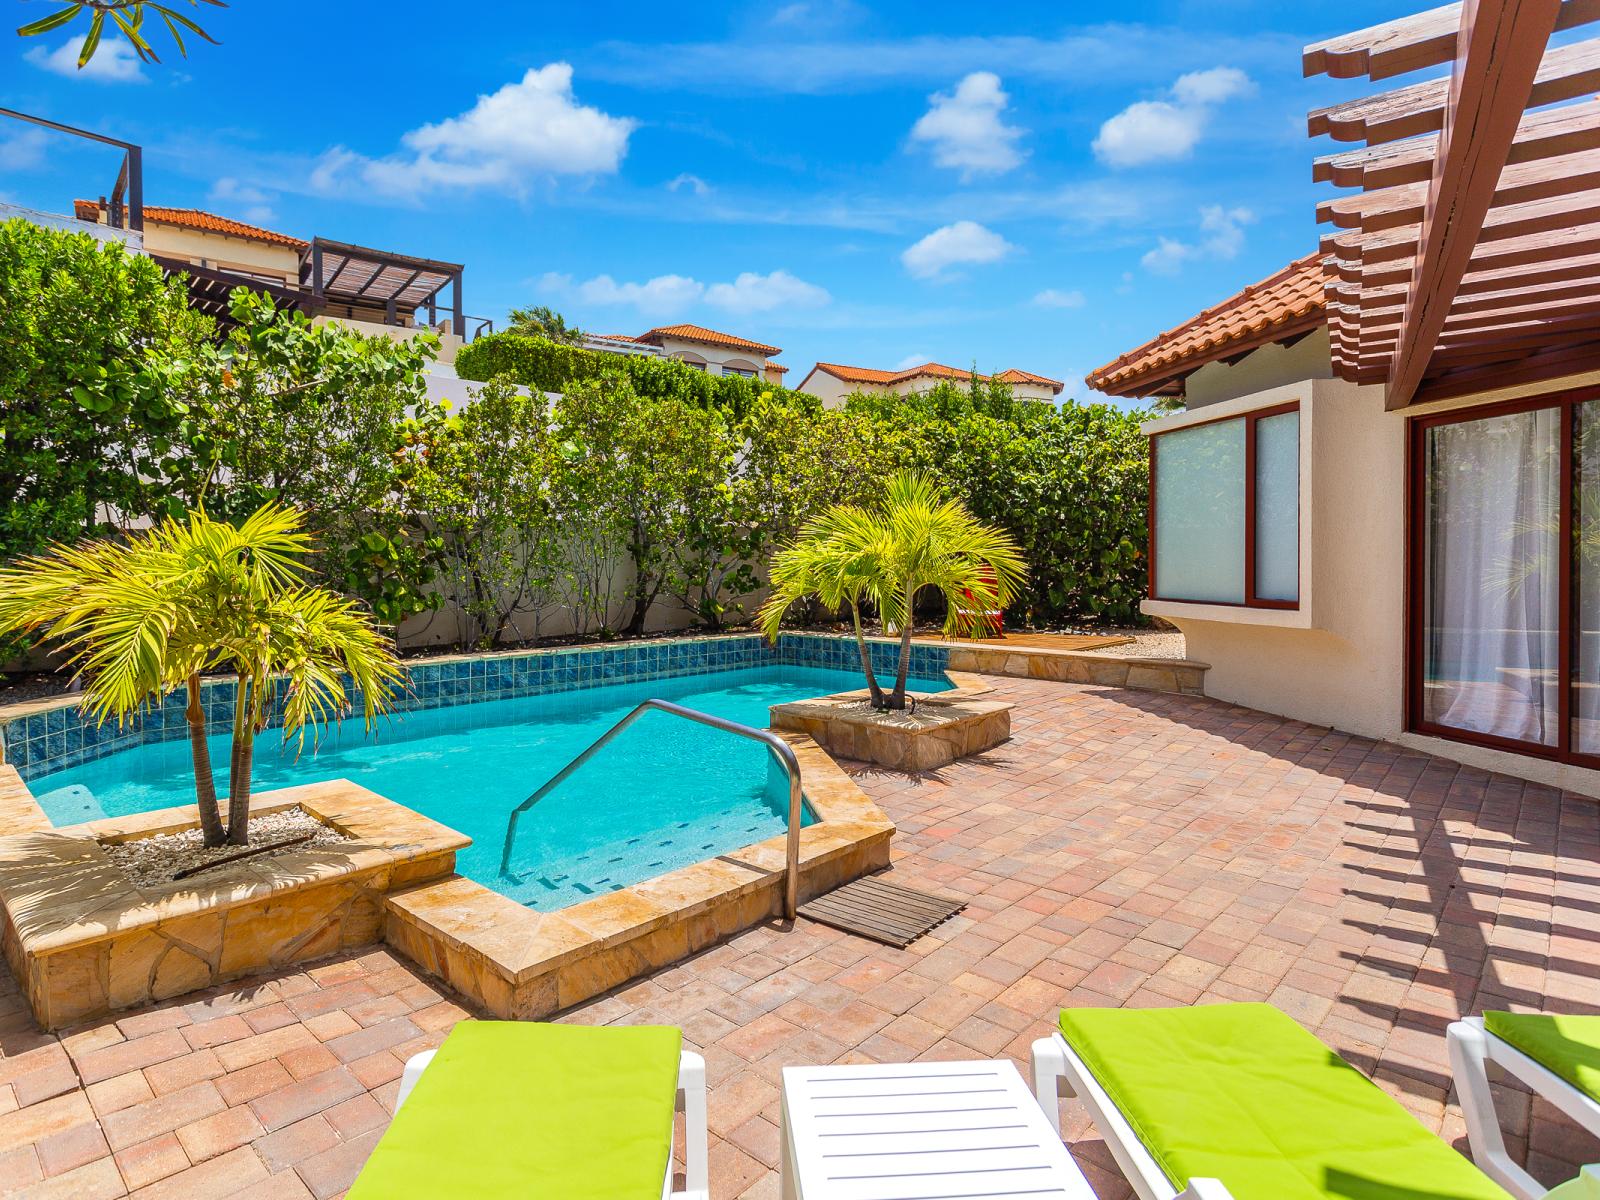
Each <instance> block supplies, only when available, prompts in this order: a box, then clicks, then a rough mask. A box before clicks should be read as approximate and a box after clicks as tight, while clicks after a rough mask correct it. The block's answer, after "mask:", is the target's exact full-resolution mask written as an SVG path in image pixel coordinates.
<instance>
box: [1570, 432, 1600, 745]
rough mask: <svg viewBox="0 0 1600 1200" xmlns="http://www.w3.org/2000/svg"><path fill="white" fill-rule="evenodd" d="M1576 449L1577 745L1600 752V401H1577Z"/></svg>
mask: <svg viewBox="0 0 1600 1200" xmlns="http://www.w3.org/2000/svg"><path fill="white" fill-rule="evenodd" d="M1573 416H1574V418H1575V420H1576V422H1577V427H1576V433H1575V437H1576V444H1575V445H1574V446H1573V449H1572V462H1573V474H1574V475H1575V476H1576V478H1575V480H1574V483H1575V485H1576V488H1577V493H1578V494H1577V497H1576V501H1575V504H1576V508H1575V511H1574V513H1573V525H1574V532H1575V535H1576V536H1575V537H1574V541H1576V542H1577V552H1578V562H1577V565H1576V567H1575V568H1574V570H1573V572H1572V590H1573V593H1574V595H1573V606H1572V613H1573V620H1574V624H1575V629H1574V631H1573V634H1574V639H1575V644H1576V653H1575V655H1574V656H1573V661H1574V662H1575V663H1576V664H1577V670H1576V672H1575V674H1576V676H1577V678H1576V679H1575V680H1574V685H1573V691H1572V748H1573V749H1574V750H1576V751H1577V752H1578V753H1579V754H1600V400H1591V401H1589V402H1588V403H1587V404H1580V405H1578V410H1577V412H1576V413H1574V414H1573Z"/></svg>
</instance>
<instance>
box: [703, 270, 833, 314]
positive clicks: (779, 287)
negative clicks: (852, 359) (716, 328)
mask: <svg viewBox="0 0 1600 1200" xmlns="http://www.w3.org/2000/svg"><path fill="white" fill-rule="evenodd" d="M832 299H833V297H832V296H830V295H828V292H827V290H826V289H825V288H820V287H818V286H817V285H816V284H814V283H807V282H806V281H805V280H804V279H798V278H796V277H795V276H793V275H791V274H789V272H787V271H773V272H771V273H770V274H767V275H757V274H756V273H755V272H754V271H741V272H740V273H739V277H738V278H737V279H735V280H734V281H733V282H732V283H713V284H711V285H710V286H709V287H707V288H706V303H707V304H713V305H716V307H718V308H725V309H727V310H728V311H729V312H737V313H757V312H770V311H771V310H772V309H775V308H821V307H822V306H823V305H825V304H827V303H828V302H829V301H830V300H832Z"/></svg>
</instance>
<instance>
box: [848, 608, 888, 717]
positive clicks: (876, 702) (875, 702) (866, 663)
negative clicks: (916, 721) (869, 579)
mask: <svg viewBox="0 0 1600 1200" xmlns="http://www.w3.org/2000/svg"><path fill="white" fill-rule="evenodd" d="M850 619H851V620H852V621H853V622H855V627H856V649H858V650H860V651H861V670H862V673H863V674H865V675H866V677H867V691H868V692H869V693H871V695H872V707H873V708H883V707H884V703H883V689H882V688H881V687H879V686H878V673H877V672H876V671H874V670H873V669H872V649H871V648H870V647H869V646H868V645H867V635H866V634H864V633H862V632H861V605H860V604H858V603H857V602H856V601H855V600H851V601H850Z"/></svg>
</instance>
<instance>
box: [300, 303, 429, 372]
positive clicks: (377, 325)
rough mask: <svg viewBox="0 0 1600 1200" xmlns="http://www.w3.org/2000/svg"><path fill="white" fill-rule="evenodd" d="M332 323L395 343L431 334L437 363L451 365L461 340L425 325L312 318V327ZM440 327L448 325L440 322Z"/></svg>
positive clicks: (324, 316)
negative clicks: (433, 339)
mask: <svg viewBox="0 0 1600 1200" xmlns="http://www.w3.org/2000/svg"><path fill="white" fill-rule="evenodd" d="M329 322H332V323H333V324H335V325H343V326H344V327H345V328H346V329H353V330H355V331H356V332H357V333H362V334H365V335H366V336H367V337H386V338H388V339H390V340H391V341H395V342H409V341H411V340H412V339H413V338H415V337H417V336H418V335H419V334H424V333H433V334H434V335H435V336H437V337H438V339H439V359H438V361H439V362H442V363H453V362H455V361H456V352H457V351H459V350H460V349H461V339H460V338H459V337H457V336H456V335H455V334H453V333H447V332H444V331H443V330H442V329H432V330H430V329H429V328H428V327H427V325H426V323H424V324H422V325H385V324H383V323H382V322H381V321H358V320H353V319H351V318H349V317H332V316H328V315H327V314H322V315H320V316H316V317H312V318H311V323H312V324H313V325H325V324H328V323H329ZM441 325H445V327H446V328H448V325H447V324H446V323H445V322H441Z"/></svg>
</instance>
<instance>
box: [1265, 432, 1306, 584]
mask: <svg viewBox="0 0 1600 1200" xmlns="http://www.w3.org/2000/svg"><path fill="white" fill-rule="evenodd" d="M1256 598H1257V599H1258V600H1299V599H1300V414H1299V413H1298V412H1286V413H1279V414H1278V415H1277V416H1273V417H1262V418H1261V419H1260V420H1259V421H1257V422H1256Z"/></svg>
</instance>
